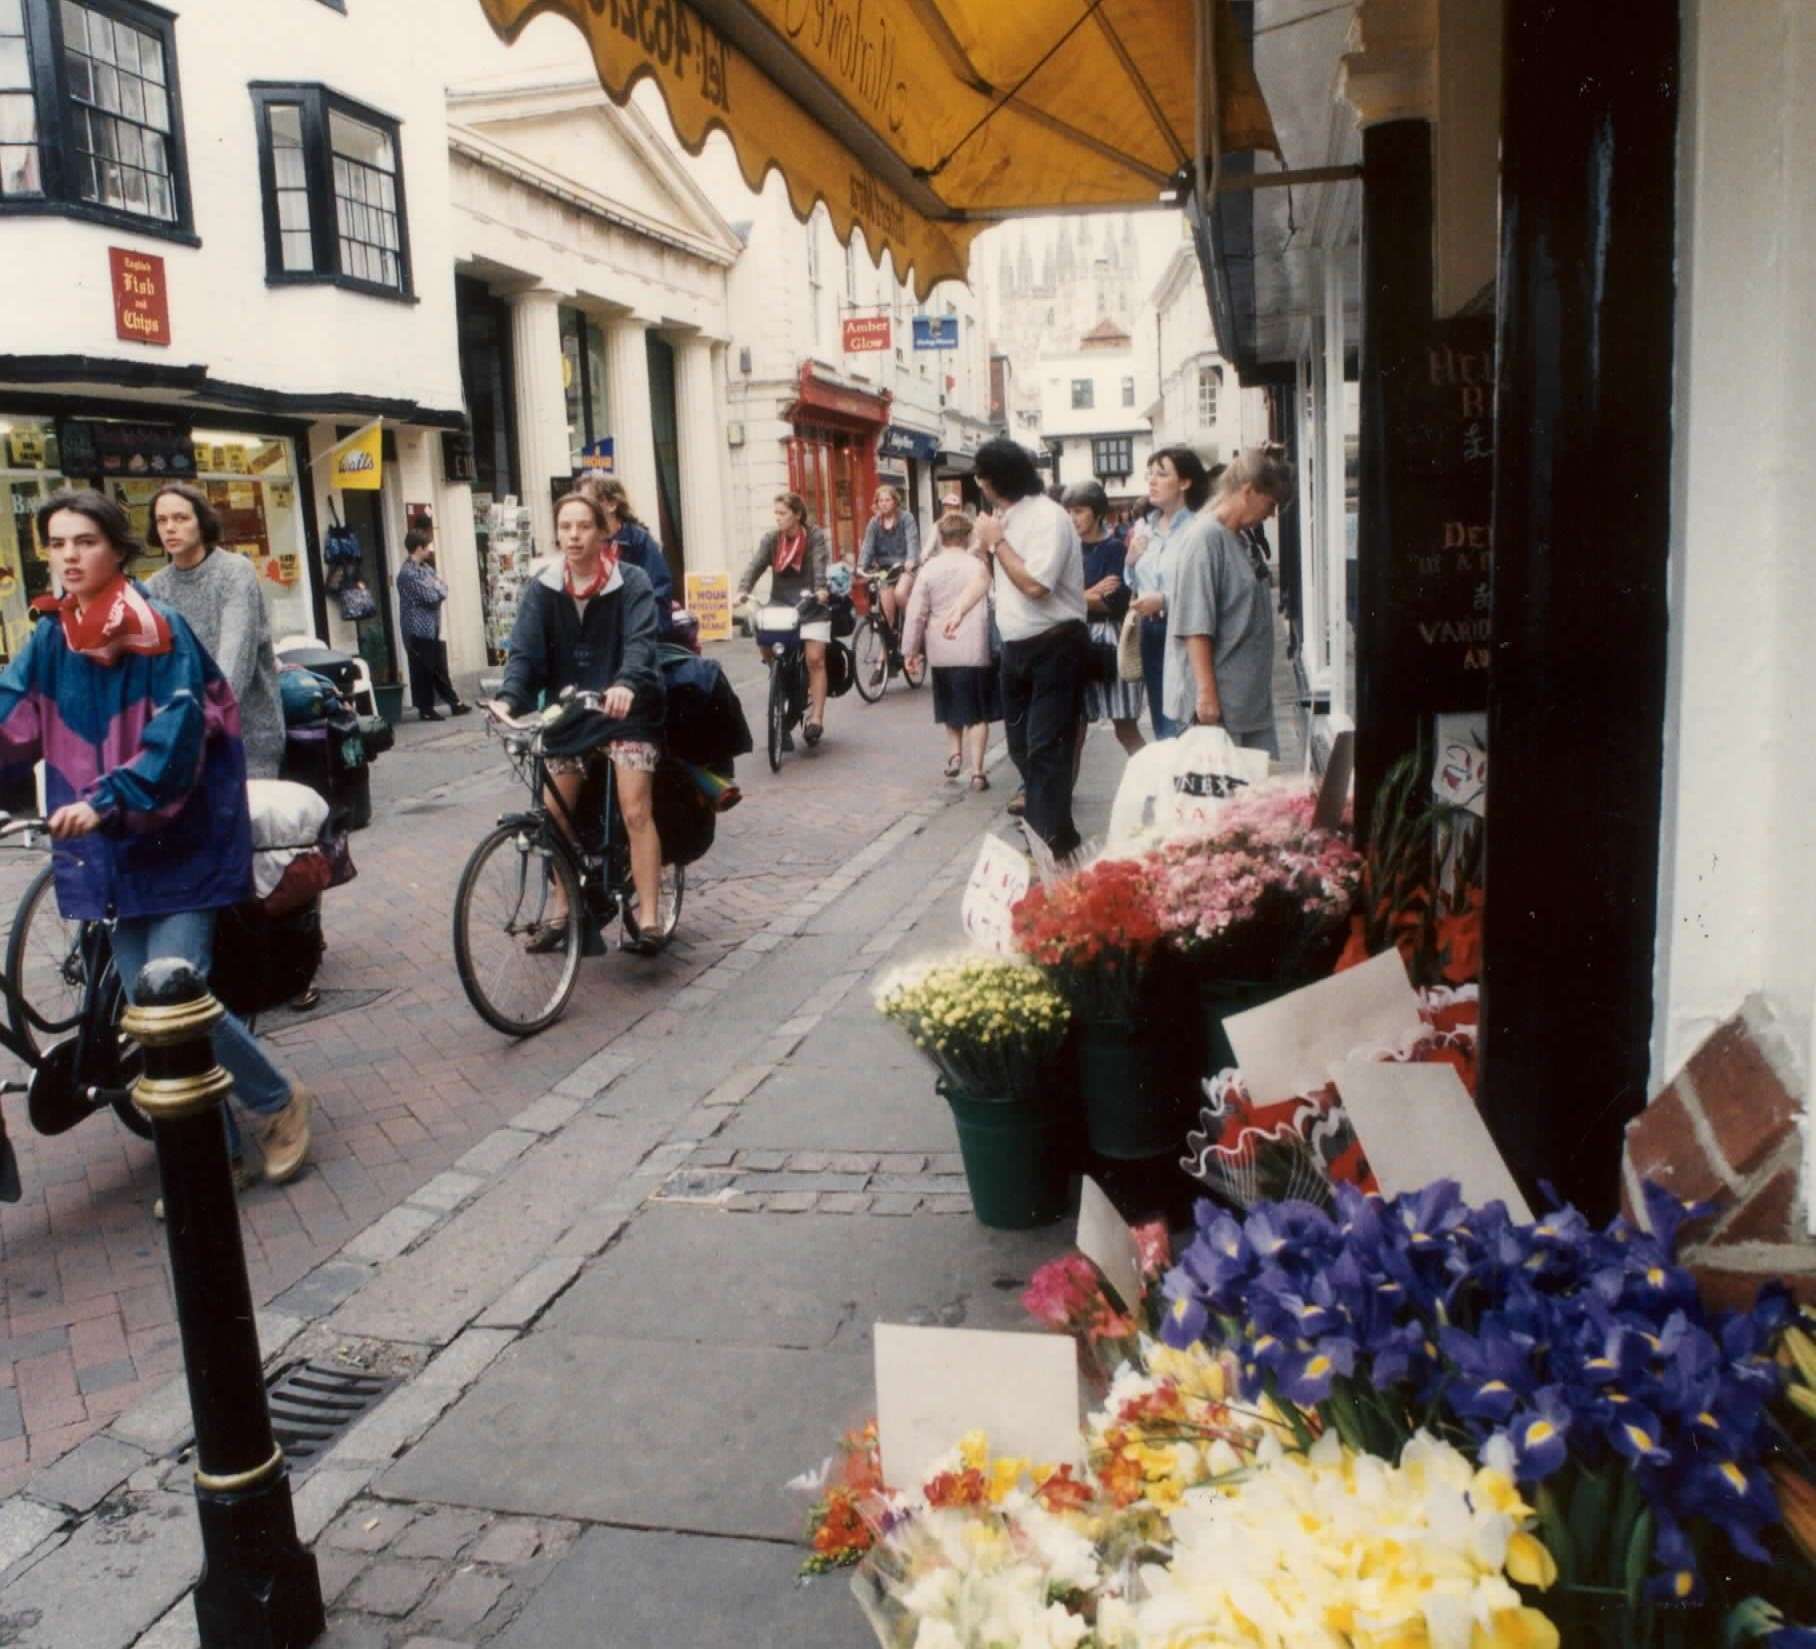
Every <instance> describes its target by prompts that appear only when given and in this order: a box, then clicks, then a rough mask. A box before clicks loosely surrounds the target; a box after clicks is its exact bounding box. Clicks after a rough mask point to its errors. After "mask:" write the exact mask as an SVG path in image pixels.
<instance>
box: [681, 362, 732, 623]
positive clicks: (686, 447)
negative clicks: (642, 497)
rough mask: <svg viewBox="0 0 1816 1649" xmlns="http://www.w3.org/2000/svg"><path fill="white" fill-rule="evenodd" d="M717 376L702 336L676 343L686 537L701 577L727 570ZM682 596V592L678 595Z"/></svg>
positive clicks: (689, 560)
mask: <svg viewBox="0 0 1816 1649" xmlns="http://www.w3.org/2000/svg"><path fill="white" fill-rule="evenodd" d="M718 391H719V386H718V382H717V380H716V379H715V378H714V377H713V346H712V345H711V343H709V342H708V341H707V340H706V339H705V338H701V337H698V336H695V337H687V338H680V339H677V340H676V343H675V425H676V430H677V433H678V444H679V446H680V449H681V534H682V537H683V538H684V539H685V540H686V542H687V565H688V568H689V570H690V571H693V572H696V573H717V572H723V571H725V568H726V554H725V540H724V519H725V510H724V506H723V502H722V500H721V499H720V496H719V448H720V447H722V446H723V445H724V444H725V436H724V420H723V419H722V418H721V417H720V414H719V394H718ZM677 593H679V592H677Z"/></svg>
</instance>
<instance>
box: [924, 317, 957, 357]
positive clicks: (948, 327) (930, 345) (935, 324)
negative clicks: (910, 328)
mask: <svg viewBox="0 0 1816 1649" xmlns="http://www.w3.org/2000/svg"><path fill="white" fill-rule="evenodd" d="M914 347H915V348H916V349H957V348H958V316H956V315H916V316H915V317H914Z"/></svg>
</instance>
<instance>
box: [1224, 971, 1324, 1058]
mask: <svg viewBox="0 0 1816 1649" xmlns="http://www.w3.org/2000/svg"><path fill="white" fill-rule="evenodd" d="M1306 983H1309V981H1306V980H1302V979H1286V980H1281V979H1203V978H1201V979H1200V980H1199V981H1198V1015H1199V1027H1200V1032H1201V1034H1202V1036H1203V1038H1204V1060H1203V1070H1204V1074H1205V1075H1206V1076H1215V1075H1216V1074H1217V1073H1218V1072H1219V1071H1225V1070H1228V1069H1229V1068H1230V1067H1231V1066H1233V1065H1234V1064H1235V1063H1236V1051H1235V1049H1233V1048H1232V1047H1231V1046H1230V1039H1229V1035H1228V1033H1227V1032H1225V1030H1224V1028H1223V1022H1224V1020H1226V1019H1229V1018H1231V1017H1233V1016H1234V1015H1236V1014H1239V1013H1247V1012H1248V1010H1249V1009H1250V1008H1258V1007H1260V1006H1261V1005H1262V1004H1263V1003H1264V1002H1272V1001H1273V1000H1274V999H1275V998H1276V997H1281V996H1285V995H1287V994H1289V993H1290V992H1292V991H1296V990H1298V989H1299V987H1300V986H1301V985H1303V984H1306Z"/></svg>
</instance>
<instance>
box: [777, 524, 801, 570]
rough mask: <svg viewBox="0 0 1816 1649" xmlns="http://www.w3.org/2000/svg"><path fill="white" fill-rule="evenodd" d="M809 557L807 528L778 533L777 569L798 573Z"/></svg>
mask: <svg viewBox="0 0 1816 1649" xmlns="http://www.w3.org/2000/svg"><path fill="white" fill-rule="evenodd" d="M806 559H807V530H806V529H805V528H804V527H797V528H795V530H794V531H793V532H789V533H777V534H776V553H775V569H776V571H777V572H779V573H798V572H799V571H800V570H801V564H802V562H804V561H805V560H806Z"/></svg>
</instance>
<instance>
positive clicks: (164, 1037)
mask: <svg viewBox="0 0 1816 1649" xmlns="http://www.w3.org/2000/svg"><path fill="white" fill-rule="evenodd" d="M226 1011H227V1010H226V1009H225V1008H223V1007H222V1006H221V1005H220V1003H219V1002H217V1001H215V999H214V998H213V997H212V996H203V997H200V998H198V999H197V1000H196V1001H194V1002H178V1003H176V1004H174V1005H172V1006H169V1007H139V1006H138V1005H137V1004H129V1005H128V1006H127V1009H126V1012H125V1013H123V1014H122V1015H121V1016H120V1029H121V1030H123V1031H124V1032H125V1033H126V1034H127V1035H128V1036H130V1037H131V1038H132V1039H133V1040H134V1041H135V1042H137V1043H138V1044H139V1045H140V1046H141V1047H146V1048H168V1047H172V1046H175V1045H176V1044H178V1043H183V1042H195V1041H198V1040H199V1039H200V1038H202V1037H204V1036H206V1035H207V1034H208V1033H209V1032H210V1031H212V1030H213V1029H214V1027H215V1026H216V1025H217V1024H219V1023H220V1020H221V1016H222V1015H223V1014H224V1013H226Z"/></svg>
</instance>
